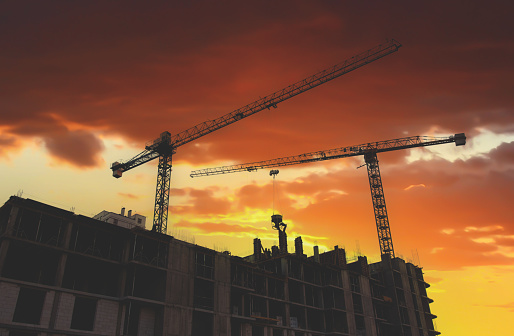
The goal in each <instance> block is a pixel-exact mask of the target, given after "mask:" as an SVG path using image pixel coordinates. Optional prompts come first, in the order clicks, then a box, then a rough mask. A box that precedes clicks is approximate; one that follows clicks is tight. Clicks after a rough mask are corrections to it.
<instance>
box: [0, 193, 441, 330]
mask: <svg viewBox="0 0 514 336" xmlns="http://www.w3.org/2000/svg"><path fill="white" fill-rule="evenodd" d="M279 232H284V234H285V231H279ZM294 246H295V251H294V253H288V251H287V247H286V248H284V246H281V247H272V248H271V250H269V249H265V248H263V247H262V244H261V242H260V240H258V239H256V240H255V241H254V253H253V254H252V255H251V256H247V257H244V258H243V257H237V256H232V255H230V253H228V252H224V253H220V252H216V251H214V250H212V249H208V248H205V247H202V246H198V245H194V244H191V243H187V242H184V241H181V240H178V239H175V238H174V237H171V236H168V235H165V234H162V233H159V232H153V231H148V230H145V229H143V228H141V227H139V226H134V227H132V228H130V229H128V228H124V227H121V226H116V225H111V224H108V223H106V222H102V221H100V220H96V219H93V218H89V217H85V216H81V215H75V214H74V213H72V212H69V211H65V210H62V209H58V208H55V207H52V206H49V205H46V204H43V203H40V202H36V201H33V200H30V199H22V198H19V197H14V196H13V197H11V198H10V199H9V200H8V201H7V202H6V203H5V204H4V205H3V206H2V207H1V208H0V302H1V303H2V304H1V305H0V335H10V336H12V335H24V336H34V335H41V336H43V335H77V336H78V335H167V336H171V335H176V336H179V335H180V336H190V335H191V336H200V335H201V336H206V335H216V336H218V335H219V336H241V335H245V336H299V335H301V336H324V335H344V336H353V335H355V336H357V335H368V336H384V335H386V336H389V335H394V336H398V335H399V336H432V335H438V334H439V332H438V331H436V330H435V327H434V323H433V319H434V318H435V315H433V314H432V313H431V311H430V307H429V304H430V303H431V302H432V300H431V299H429V298H428V297H427V292H426V288H427V287H428V286H429V285H428V284H427V283H426V282H425V281H424V279H423V272H422V269H421V268H420V267H418V266H415V265H413V264H411V263H408V262H405V261H404V260H402V259H400V258H391V257H390V256H388V255H385V256H384V257H383V259H382V261H380V262H378V263H372V264H368V262H367V258H366V257H359V258H358V260H357V261H354V262H348V261H347V259H346V252H345V250H344V249H341V248H339V247H337V246H336V247H334V249H333V250H330V251H327V252H324V253H320V252H319V249H318V248H316V247H315V249H314V251H313V253H314V255H312V256H307V255H306V253H305V251H304V249H303V244H302V240H301V238H300V237H297V238H296V239H295V244H294Z"/></svg>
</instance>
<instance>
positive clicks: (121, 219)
mask: <svg viewBox="0 0 514 336" xmlns="http://www.w3.org/2000/svg"><path fill="white" fill-rule="evenodd" d="M93 218H94V219H98V220H99V221H102V222H107V223H110V224H114V225H118V226H121V227H124V228H126V229H132V228H133V227H135V226H139V227H141V228H143V229H144V228H145V224H146V217H145V216H143V215H140V214H137V213H135V214H132V210H129V211H128V213H127V216H125V208H121V212H120V213H119V214H117V213H114V212H110V211H106V210H103V211H102V212H100V213H99V214H97V215H95V216H93Z"/></svg>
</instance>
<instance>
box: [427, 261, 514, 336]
mask: <svg viewBox="0 0 514 336" xmlns="http://www.w3.org/2000/svg"><path fill="white" fill-rule="evenodd" d="M424 272H425V274H426V275H428V276H429V277H433V278H435V279H438V280H439V281H436V282H432V283H431V287H430V288H428V289H427V291H428V295H429V297H431V298H432V299H434V303H432V304H431V305H430V309H431V311H432V313H433V314H435V315H437V316H438V318H437V319H435V320H434V321H436V322H437V326H438V331H440V332H441V333H442V335H466V336H482V335H495V336H496V335H502V336H507V335H511V334H512V326H511V325H510V323H508V322H507V321H511V320H512V318H514V310H513V302H514V291H513V290H512V283H514V266H477V267H466V268H463V269H462V270H456V271H435V270H424ZM491 321H504V323H491Z"/></svg>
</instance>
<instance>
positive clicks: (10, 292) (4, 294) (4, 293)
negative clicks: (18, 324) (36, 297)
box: [0, 282, 20, 323]
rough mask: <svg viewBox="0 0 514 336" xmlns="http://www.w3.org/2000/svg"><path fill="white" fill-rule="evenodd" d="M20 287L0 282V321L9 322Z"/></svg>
mask: <svg viewBox="0 0 514 336" xmlns="http://www.w3.org/2000/svg"><path fill="white" fill-rule="evenodd" d="M19 292H20V287H19V286H17V285H13V284H10V283H7V282H2V283H0V302H2V304H0V323H11V322H12V318H13V316H14V309H15V308H16V301H17V300H18V293H19Z"/></svg>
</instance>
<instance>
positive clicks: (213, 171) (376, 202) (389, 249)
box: [190, 133, 466, 258]
mask: <svg viewBox="0 0 514 336" xmlns="http://www.w3.org/2000/svg"><path fill="white" fill-rule="evenodd" d="M446 143H455V145H456V146H462V145H465V144H466V135H465V134H464V133H458V134H455V135H452V136H448V137H433V136H413V137H406V138H399V139H393V140H385V141H377V142H368V143H364V144H360V145H357V146H348V147H339V148H334V149H329V150H323V151H317V152H311V153H305V154H300V155H294V156H288V157H283V158H277V159H272V160H266V161H258V162H253V163H244V164H236V165H231V166H223V167H216V168H206V169H199V170H194V171H192V172H191V174H190V176H191V177H199V176H211V175H220V174H228V173H235V172H241V171H249V172H251V171H256V170H258V169H263V168H275V167H282V166H291V165H296V164H302V163H309V162H317V161H325V160H333V159H340V158H345V157H351V156H359V155H363V156H364V160H365V163H366V167H367V171H368V179H369V186H370V191H371V199H372V202H373V209H374V213H375V223H376V226H377V233H378V241H379V245H380V253H381V254H382V255H384V254H386V255H389V256H390V257H391V258H394V248H393V240H392V238H391V228H390V226H389V218H388V216H387V208H386V203H385V197H384V189H383V187H382V178H381V177H380V169H379V165H378V159H377V153H382V152H389V151H394V150H400V149H408V148H416V147H427V146H434V145H440V144H446Z"/></svg>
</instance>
